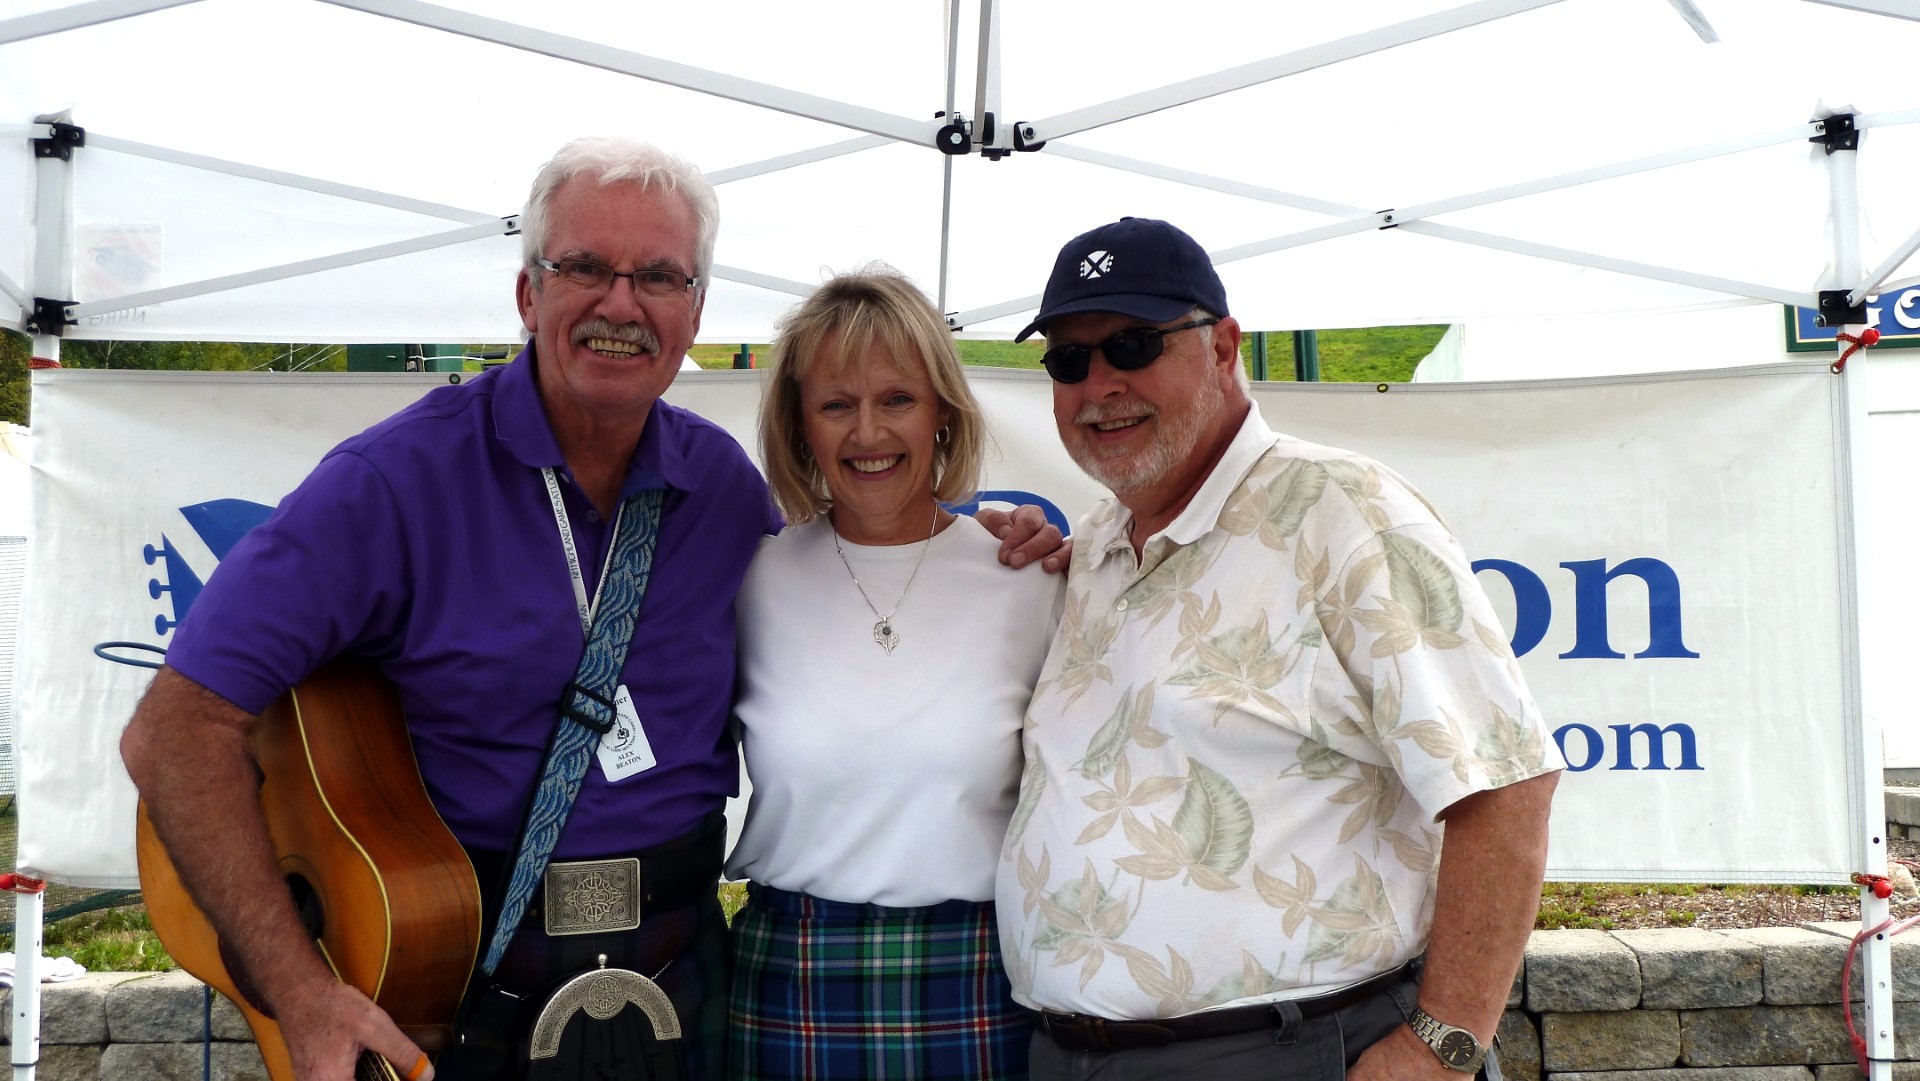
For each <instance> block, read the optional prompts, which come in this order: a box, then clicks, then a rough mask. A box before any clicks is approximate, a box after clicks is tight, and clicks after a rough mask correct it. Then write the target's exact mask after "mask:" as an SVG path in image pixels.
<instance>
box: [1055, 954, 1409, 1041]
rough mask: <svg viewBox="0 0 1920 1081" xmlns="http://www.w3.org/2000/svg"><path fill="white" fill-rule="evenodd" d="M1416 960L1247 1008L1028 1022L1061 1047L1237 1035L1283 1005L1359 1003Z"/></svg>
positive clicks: (1060, 1016) (1271, 1023)
mask: <svg viewBox="0 0 1920 1081" xmlns="http://www.w3.org/2000/svg"><path fill="white" fill-rule="evenodd" d="M1419 963H1420V961H1419V959H1417V958H1416V959H1415V960H1412V961H1409V962H1407V963H1406V964H1404V965H1402V966H1400V967H1399V968H1396V969H1394V970H1393V971H1392V972H1383V973H1381V974H1380V975H1378V976H1369V977H1368V978H1366V979H1364V980H1361V981H1360V982H1359V983H1355V984H1349V985H1348V986H1346V987H1342V988H1341V989H1340V990H1338V991H1329V992H1327V993H1326V994H1324V995H1314V996H1312V997H1311V998H1296V999H1290V1000H1287V1001H1286V1002H1260V1003H1255V1004H1254V1005H1251V1006H1235V1007H1234V1008H1232V1009H1229V1010H1207V1011H1206V1012H1204V1013H1191V1014H1187V1015H1186V1016H1184V1017H1164V1018H1159V1019H1157V1020H1153V1021H1108V1020H1106V1019H1105V1018H1101V1017H1089V1016H1087V1015H1086V1014H1083V1013H1058V1012H1056V1011H1053V1010H1035V1011H1033V1024H1034V1027H1035V1028H1038V1029H1040V1030H1041V1031H1042V1032H1045V1033H1046V1034H1047V1035H1048V1036H1051V1037H1052V1038H1053V1042H1054V1043H1057V1044H1059V1045H1060V1047H1061V1048H1062V1049H1063V1050H1067V1051H1122V1050H1130V1049H1133V1048H1139V1047H1165V1046H1166V1045H1167V1044H1170V1043H1178V1042H1180V1041H1181V1040H1204V1039H1209V1038H1212V1037H1214V1036H1237V1035H1239V1034H1240V1033H1242V1032H1257V1031H1259V1030H1261V1029H1265V1028H1275V1027H1277V1026H1279V1025H1280V1023H1281V1021H1282V1020H1283V1019H1284V1014H1283V1013H1282V1008H1283V1007H1284V1006H1287V1005H1292V1006H1293V1007H1295V1008H1297V1009H1298V1010H1299V1011H1300V1016H1301V1017H1302V1018H1307V1017H1320V1016H1323V1015H1325V1014H1330V1013H1333V1012H1335V1011H1337V1010H1344V1009H1346V1008H1347V1007H1348V1006H1353V1005H1356V1004H1358V1003H1361V1002H1365V1001H1366V1000H1368V999H1370V998H1372V997H1374V996H1375V995H1377V994H1379V993H1381V992H1382V991H1385V990H1386V989H1387V988H1388V987H1390V986H1392V985H1393V984H1395V983H1398V982H1399V981H1401V980H1403V979H1407V978H1409V977H1411V976H1412V975H1413V974H1414V973H1415V971H1416V966H1418V965H1419Z"/></svg>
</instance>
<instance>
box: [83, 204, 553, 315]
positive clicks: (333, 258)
mask: <svg viewBox="0 0 1920 1081" xmlns="http://www.w3.org/2000/svg"><path fill="white" fill-rule="evenodd" d="M519 227H520V219H519V218H517V217H514V218H498V219H495V220H493V221H488V222H482V223H480V224H478V225H469V226H467V227H466V228H464V229H453V230H450V231H448V232H444V233H434V234H432V235H431V236H422V237H415V238H413V239H412V240H397V241H394V242H393V243H391V244H377V245H375V246H373V247H371V248H357V249H355V250H353V251H347V252H340V253H338V254H336V255H324V256H321V257H320V258H317V259H302V260H300V261H299V262H297V263H282V264H281V265H279V266H272V267H263V268H261V269H259V270H249V271H246V272H244V273H240V274H225V275H222V276H220V277H218V278H203V279H201V280H200V281H197V282H186V283H184V284H181V285H170V286H167V287H166V288H164V289H149V290H147V291H146V292H144V293H128V294H127V295H126V296H120V297H108V298H107V299H105V300H92V301H88V302H87V303H85V304H76V305H74V306H73V307H71V308H69V309H67V311H68V312H69V313H70V314H71V315H73V317H74V318H76V319H77V318H82V317H85V316H89V315H99V314H103V313H105V312H117V311H124V310H126V309H128V308H138V307H141V306H142V305H146V304H165V303H166V302H167V301H169V300H183V299H185V298H187V297H197V296H203V295H205V294H207V293H218V292H221V291H223V290H227V289H239V288H243V287H245V286H249V285H259V284H261V283H262V282H271V281H280V280H282V279H284V278H298V277H300V276H301V275H304V274H317V273H319V272H320V271H323V270H336V269H338V268H340V267H344V266H354V265H356V264H359V263H371V262H375V261H377V260H380V259H391V258H393V257H394V256H398V255H411V254H413V253H414V252H417V251H430V250H432V249H434V248H444V247H448V246H449V245H453V244H465V243H467V242H468V241H471V240H484V239H486V238H487V237H492V236H500V235H502V234H504V233H510V232H512V231H513V230H515V229H518V228H519Z"/></svg>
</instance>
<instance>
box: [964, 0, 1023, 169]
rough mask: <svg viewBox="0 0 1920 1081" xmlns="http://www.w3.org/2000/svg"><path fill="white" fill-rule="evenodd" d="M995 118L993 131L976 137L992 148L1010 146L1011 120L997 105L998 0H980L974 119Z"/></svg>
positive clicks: (977, 124)
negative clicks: (978, 55)
mask: <svg viewBox="0 0 1920 1081" xmlns="http://www.w3.org/2000/svg"><path fill="white" fill-rule="evenodd" d="M988 117H992V118H993V120H994V125H993V132H992V133H991V134H990V135H987V136H985V137H983V138H981V139H979V140H978V142H979V143H980V145H983V146H988V147H993V148H995V149H1001V150H1004V149H1010V148H1011V147H1012V146H1013V123H1012V120H1011V118H1009V117H1008V116H1007V115H1006V114H1005V113H1004V112H1002V111H1001V109H1000V0H980V58H979V66H978V67H977V68H976V69H975V72H974V97H973V122H974V125H975V128H976V130H977V129H978V126H979V125H981V124H984V123H986V122H987V118H988Z"/></svg>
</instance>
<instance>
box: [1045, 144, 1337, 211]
mask: <svg viewBox="0 0 1920 1081" xmlns="http://www.w3.org/2000/svg"><path fill="white" fill-rule="evenodd" d="M1040 153H1042V154H1052V155H1054V156H1056V157H1062V158H1069V159H1071V160H1073V161H1084V162H1086V163H1087V164H1089V165H1103V166H1105V167H1107V168H1109V169H1119V170H1121V171H1122V172H1128V173H1136V174H1138V175H1140V176H1150V177H1153V178H1154V179H1156V180H1171V181H1173V182H1174V183H1176V184H1185V185H1187V186H1188V187H1193V188H1202V189H1205V190H1207V191H1217V192H1223V193H1225V194H1227V195H1238V196H1241V197H1243V198H1247V199H1257V200H1259V201H1260V202H1263V203H1273V204H1275V205H1276V206H1290V207H1293V208H1294V209H1296V210H1307V211H1311V212H1313V213H1315V214H1326V215H1329V216H1330V217H1335V218H1353V217H1358V216H1360V215H1363V214H1367V213H1369V211H1367V210H1366V209H1364V208H1362V207H1357V206H1348V205H1347V204H1345V203H1335V202H1329V201H1328V200H1325V199H1316V198H1314V197H1313V196H1310V195H1299V194H1296V193H1294V192H1290V191H1281V190H1279V189H1278V188H1269V187H1265V186H1262V185H1259V184H1248V183H1245V182H1243V181H1239V180H1228V179H1226V178H1224V177H1218V176H1209V175H1207V174H1206V173H1196V172H1194V171H1192V170H1190V169H1176V168H1174V167H1172V166H1170V165H1162V164H1160V163H1159V162H1153V161H1142V160H1140V159H1139V158H1129V157H1124V156H1122V155H1119V154H1109V153H1107V152H1106V151H1104V150H1093V149H1090V148H1088V147H1084V146H1077V145H1075V144H1073V143H1066V142H1058V141H1056V142H1051V143H1048V144H1047V145H1046V146H1045V147H1043V148H1041V150H1040Z"/></svg>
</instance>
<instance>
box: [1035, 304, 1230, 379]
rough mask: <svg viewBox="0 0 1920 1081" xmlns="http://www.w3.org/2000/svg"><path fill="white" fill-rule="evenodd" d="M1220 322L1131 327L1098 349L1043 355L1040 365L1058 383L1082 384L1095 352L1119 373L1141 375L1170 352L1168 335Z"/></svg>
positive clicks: (1064, 348)
mask: <svg viewBox="0 0 1920 1081" xmlns="http://www.w3.org/2000/svg"><path fill="white" fill-rule="evenodd" d="M1219 321H1220V320H1218V319H1215V318H1208V319H1195V320H1193V321H1192V322H1190V323H1182V324H1180V325H1179V326H1177V327H1128V328H1127V329H1125V330H1117V331H1114V333H1113V334H1112V335H1111V336H1110V337H1108V338H1107V340H1106V341H1104V342H1099V343H1097V344H1095V345H1056V346H1054V347H1052V348H1050V349H1048V350H1047V351H1046V352H1045V353H1043V354H1041V356H1040V363H1042V364H1044V365H1046V368H1047V374H1048V375H1050V376H1053V381H1054V382H1056V383H1078V382H1080V381H1081V380H1083V379H1085V378H1086V377H1087V369H1088V368H1089V367H1090V366H1091V365H1092V364H1093V351H1094V350H1095V349H1098V350H1100V353H1101V355H1102V356H1104V357H1106V358H1107V363H1108V364H1111V365H1113V367H1114V368H1116V369H1117V370H1119V371H1123V372H1133V371H1139V370H1140V369H1141V368H1144V367H1146V366H1147V365H1149V364H1152V363H1153V362H1154V361H1155V360H1158V359H1159V358H1160V351H1161V350H1162V349H1164V348H1166V337H1167V335H1169V334H1172V333H1173V332H1174V331H1176V330H1192V329H1194V328H1195V327H1210V326H1212V325H1213V324H1215V323H1218V322H1219Z"/></svg>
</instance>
